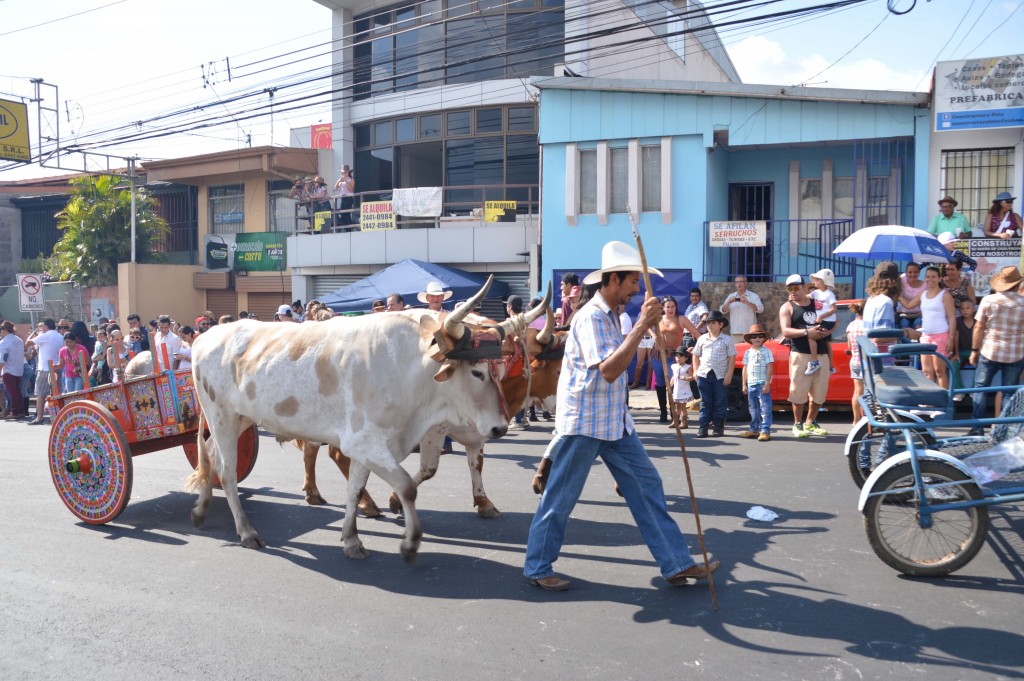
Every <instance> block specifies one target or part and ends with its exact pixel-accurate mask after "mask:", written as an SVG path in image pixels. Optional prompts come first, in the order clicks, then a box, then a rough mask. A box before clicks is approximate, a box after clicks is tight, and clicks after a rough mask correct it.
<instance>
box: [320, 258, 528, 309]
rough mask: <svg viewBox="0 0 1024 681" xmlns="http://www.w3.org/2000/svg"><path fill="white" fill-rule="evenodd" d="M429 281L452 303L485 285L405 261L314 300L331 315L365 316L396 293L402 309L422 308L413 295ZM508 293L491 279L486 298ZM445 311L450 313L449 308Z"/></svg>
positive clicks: (468, 275)
mask: <svg viewBox="0 0 1024 681" xmlns="http://www.w3.org/2000/svg"><path fill="white" fill-rule="evenodd" d="M429 281H437V282H440V283H441V286H442V287H444V289H445V290H450V291H451V292H452V297H451V298H450V299H449V301H456V300H466V299H467V298H469V297H470V296H472V295H473V294H475V293H477V292H478V291H479V290H480V289H481V288H482V287H483V285H484V282H485V281H487V276H486V275H483V274H474V273H472V272H464V271H462V270H458V269H455V268H453V267H445V266H443V265H435V264H433V263H429V262H423V261H422V260H413V259H412V258H406V259H405V260H402V261H401V262H397V263H395V264H394V265H392V266H391V267H388V268H387V269H383V270H381V271H380V272H376V273H374V274H371V275H370V276H368V277H366V278H365V279H360V280H359V281H357V282H355V283H353V284H349V285H348V286H343V287H341V288H339V289H338V290H337V291H333V292H331V293H328V294H327V295H324V296H319V297H317V298H316V300H319V301H320V302H321V303H323V304H324V305H326V306H327V307H329V308H331V309H332V310H333V311H334V312H368V311H369V310H370V306H371V305H372V304H373V301H374V300H377V299H380V300H384V299H385V298H387V297H388V296H389V295H391V294H392V293H399V294H401V295H402V297H403V298H404V299H405V303H406V305H412V306H418V307H423V304H422V303H420V302H419V301H418V300H417V299H416V294H417V293H419V292H420V291H423V290H424V289H426V287H427V282H429ZM508 293H509V290H508V284H506V283H505V282H503V281H498V280H497V279H495V281H494V283H493V284H492V285H491V290H490V291H489V292H488V293H487V298H488V299H493V298H505V297H507V296H508ZM445 307H446V308H448V309H451V305H450V304H446V305H445Z"/></svg>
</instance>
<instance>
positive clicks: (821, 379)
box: [779, 274, 832, 438]
mask: <svg viewBox="0 0 1024 681" xmlns="http://www.w3.org/2000/svg"><path fill="white" fill-rule="evenodd" d="M786 289H787V290H788V291H789V294H790V298H789V301H787V302H786V303H783V305H782V307H781V308H780V309H779V325H780V326H781V327H782V335H783V336H785V337H786V338H789V339H790V342H791V344H792V347H791V350H790V353H789V402H790V404H792V405H793V436H794V437H799V438H806V437H810V436H811V435H828V432H827V431H826V430H825V429H824V428H822V427H821V426H819V425H818V421H817V418H818V410H819V409H820V408H821V405H823V404H824V403H825V396H826V395H827V394H828V378H829V373H830V371H831V370H832V366H831V364H830V363H829V359H828V354H827V353H825V352H824V348H823V345H822V344H823V343H825V342H828V341H827V340H823V339H827V337H828V336H829V335H830V332H829V331H827V330H825V329H821V328H819V327H818V326H817V323H816V320H817V317H818V313H817V311H816V310H815V307H814V301H813V300H811V297H810V296H809V295H807V288H806V286H805V285H804V280H803V277H801V276H800V275H799V274H792V275H790V276H789V278H788V279H786ZM808 338H813V339H815V340H816V341H818V352H819V353H820V354H819V355H818V359H819V360H820V361H821V368H820V369H819V370H818V371H815V372H814V373H812V374H811V375H809V376H808V375H807V374H806V373H805V372H806V370H807V365H808V364H809V363H810V361H811V347H810V344H809V343H808V342H807V341H808ZM808 397H809V398H810V400H808ZM808 401H809V402H810V404H808ZM805 406H807V420H806V421H805V420H804V407H805Z"/></svg>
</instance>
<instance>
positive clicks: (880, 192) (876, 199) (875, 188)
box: [866, 177, 893, 227]
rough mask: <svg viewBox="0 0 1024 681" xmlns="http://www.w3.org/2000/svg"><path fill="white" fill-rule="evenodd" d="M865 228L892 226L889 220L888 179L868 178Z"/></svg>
mask: <svg viewBox="0 0 1024 681" xmlns="http://www.w3.org/2000/svg"><path fill="white" fill-rule="evenodd" d="M866 217H867V226H868V227H874V226H877V225H888V224H892V223H893V220H890V219H889V178H888V177H869V178H868V195H867V216H866Z"/></svg>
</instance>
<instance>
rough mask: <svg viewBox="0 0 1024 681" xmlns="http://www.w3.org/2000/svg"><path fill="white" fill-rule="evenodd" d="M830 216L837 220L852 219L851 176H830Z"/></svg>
mask: <svg viewBox="0 0 1024 681" xmlns="http://www.w3.org/2000/svg"><path fill="white" fill-rule="evenodd" d="M832 217H834V218H836V219H839V220H852V219H853V178H852V177H835V178H832Z"/></svg>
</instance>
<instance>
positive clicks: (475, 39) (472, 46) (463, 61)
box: [447, 14, 505, 83]
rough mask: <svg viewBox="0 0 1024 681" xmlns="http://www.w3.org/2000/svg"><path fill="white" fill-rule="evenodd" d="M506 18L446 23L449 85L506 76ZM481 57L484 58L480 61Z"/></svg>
mask: <svg viewBox="0 0 1024 681" xmlns="http://www.w3.org/2000/svg"><path fill="white" fill-rule="evenodd" d="M504 51H505V15H504V14H502V15H499V16H495V15H489V16H483V17H474V18H472V19H460V20H459V21H449V22H448V41H447V56H448V64H449V65H450V66H449V67H448V82H449V83H477V82H480V81H483V80H494V79H498V78H504V77H505V58H504V57H483V55H486V54H501V53H503V52H504ZM481 57H483V58H481Z"/></svg>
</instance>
